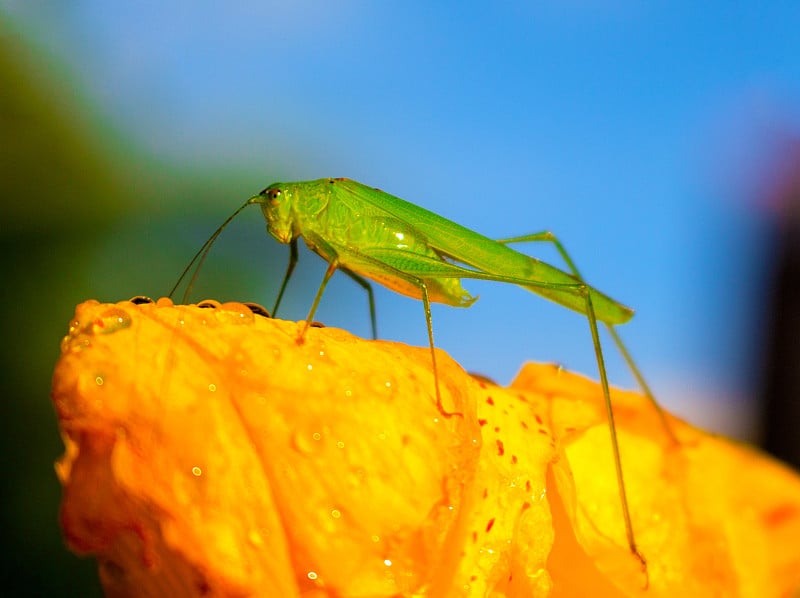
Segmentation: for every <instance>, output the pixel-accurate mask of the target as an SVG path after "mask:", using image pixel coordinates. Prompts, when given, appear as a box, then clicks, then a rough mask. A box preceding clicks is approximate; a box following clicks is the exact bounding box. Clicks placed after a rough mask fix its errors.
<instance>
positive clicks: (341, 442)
mask: <svg viewBox="0 0 800 598" xmlns="http://www.w3.org/2000/svg"><path fill="white" fill-rule="evenodd" d="M336 448H340V449H343V448H344V441H342V440H337V441H336Z"/></svg>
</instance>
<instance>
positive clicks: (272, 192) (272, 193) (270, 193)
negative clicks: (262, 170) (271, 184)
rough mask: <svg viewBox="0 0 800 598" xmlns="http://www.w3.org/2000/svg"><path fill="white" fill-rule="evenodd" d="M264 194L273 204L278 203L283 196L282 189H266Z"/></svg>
mask: <svg viewBox="0 0 800 598" xmlns="http://www.w3.org/2000/svg"><path fill="white" fill-rule="evenodd" d="M264 192H265V193H266V195H267V197H268V198H269V200H270V201H271V202H272V203H276V202H277V201H278V198H279V197H280V196H281V190H280V189H264Z"/></svg>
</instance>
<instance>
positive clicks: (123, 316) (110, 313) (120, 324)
mask: <svg viewBox="0 0 800 598" xmlns="http://www.w3.org/2000/svg"><path fill="white" fill-rule="evenodd" d="M130 325H131V316H130V315H129V314H128V312H126V311H125V310H124V309H121V308H119V307H112V308H109V309H107V310H105V311H104V312H103V313H101V314H100V315H99V316H98V317H97V318H96V319H95V320H94V321H93V322H92V332H93V333H94V334H111V333H112V332H116V331H117V330H122V329H123V328H128V327H129V326H130Z"/></svg>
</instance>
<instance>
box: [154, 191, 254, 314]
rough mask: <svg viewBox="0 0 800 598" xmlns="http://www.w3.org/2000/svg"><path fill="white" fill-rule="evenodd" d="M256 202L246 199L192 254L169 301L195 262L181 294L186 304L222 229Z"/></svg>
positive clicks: (170, 293) (252, 199)
mask: <svg viewBox="0 0 800 598" xmlns="http://www.w3.org/2000/svg"><path fill="white" fill-rule="evenodd" d="M258 201H259V197H258V196H257V195H256V196H254V197H251V198H250V199H248V200H247V201H246V202H244V204H243V205H242V206H241V207H240V208H239V209H237V210H236V211H235V212H234V213H233V214H231V215H230V216H228V218H227V219H226V220H225V222H223V223H222V224H221V225H220V226H219V228H217V230H215V231H214V234H212V235H211V236H210V237H209V238H208V241H206V242H205V243H203V246H202V247H201V248H200V249H199V250H198V252H197V253H195V254H194V257H193V258H192V261H191V262H189V265H187V266H186V268H184V270H183V273H181V277H180V278H179V279H178V282H176V283H175V286H174V287H172V290H171V291H170V292H169V297H170V299H171V298H172V296H173V295H174V294H175V291H177V290H178V287H179V286H180V285H181V283H182V282H183V279H184V278H186V275H187V274H188V273H189V270H191V269H192V266H194V264H195V262H197V267H196V268H195V269H194V273H193V274H192V278H191V279H190V280H189V284H188V285H187V286H186V292H185V293H184V294H183V300H182V302H183V303H186V302H187V301H188V300H189V295H190V294H191V292H192V288H193V287H194V283H195V281H196V280H197V276H198V275H199V274H200V268H202V267H203V262H205V261H206V256H208V252H209V251H210V250H211V246H212V245H213V244H214V241H216V240H217V237H219V235H220V233H221V232H222V231H223V229H224V228H225V227H226V226H228V225H229V224H230V223H231V220H233V219H234V218H236V216H238V215H239V212H241V211H242V210H244V209H245V208H246V207H247V206H249V205H250V204H254V203H258ZM198 260H199V261H198Z"/></svg>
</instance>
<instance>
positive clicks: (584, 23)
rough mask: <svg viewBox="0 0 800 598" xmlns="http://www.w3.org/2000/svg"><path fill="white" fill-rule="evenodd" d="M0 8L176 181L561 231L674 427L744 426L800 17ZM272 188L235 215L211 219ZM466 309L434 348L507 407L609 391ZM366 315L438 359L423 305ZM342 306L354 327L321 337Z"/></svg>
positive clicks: (498, 308)
mask: <svg viewBox="0 0 800 598" xmlns="http://www.w3.org/2000/svg"><path fill="white" fill-rule="evenodd" d="M287 5H288V6H287ZM0 7H4V9H5V11H6V12H7V14H9V15H10V16H11V17H12V18H13V19H14V20H15V21H16V23H17V24H18V26H19V27H20V29H21V30H22V31H24V32H25V34H26V35H27V36H29V37H30V38H31V39H34V40H36V43H37V44H38V45H39V46H43V47H45V48H46V49H47V50H48V51H49V52H50V53H52V54H55V55H57V56H59V58H60V60H62V61H63V62H64V63H65V64H66V65H67V66H68V68H69V70H70V72H71V73H72V74H73V75H74V77H75V79H76V82H77V83H76V84H79V85H80V86H82V87H86V88H87V89H88V95H89V98H90V101H91V102H92V104H93V105H94V106H96V107H97V109H98V110H100V111H102V113H103V114H104V115H105V116H107V117H108V118H109V119H111V120H112V121H113V122H116V123H118V125H117V126H118V127H120V128H121V129H122V130H123V131H124V132H125V133H126V134H128V135H130V136H131V137H132V138H134V139H135V140H136V141H137V142H138V143H139V144H141V145H142V146H143V147H144V148H146V149H147V151H149V152H151V153H152V154H153V155H155V156H157V157H159V158H161V159H163V160H165V161H169V162H176V163H184V164H188V165H194V166H198V165H199V166H202V165H212V164H213V165H232V166H236V167H237V168H242V169H245V170H248V171H252V172H253V173H254V177H257V176H258V173H260V172H263V173H264V176H265V177H266V176H269V177H277V178H280V179H283V180H301V179H308V178H318V177H322V176H347V177H351V178H354V179H357V180H360V181H362V182H365V183H368V184H370V185H374V186H379V187H381V188H383V189H385V190H387V191H389V192H391V193H393V194H395V195H398V196H400V197H403V198H404V199H407V200H409V201H412V202H414V203H417V204H420V205H423V206H425V207H426V208H428V209H431V210H433V211H435V212H438V213H440V214H442V215H444V216H446V217H449V218H451V219H453V220H456V221H458V222H459V223H461V224H464V225H466V226H468V227H470V228H473V229H475V230H478V231H479V232H482V233H484V234H486V235H489V236H496V237H501V236H510V235H517V234H522V233H526V232H534V231H538V230H543V229H549V230H552V231H554V232H555V233H557V234H558V235H559V237H560V238H561V239H562V241H563V242H564V243H565V245H566V246H567V248H568V249H569V251H570V252H571V254H572V256H573V258H574V259H575V261H576V263H577V264H578V266H579V267H580V268H581V269H582V271H583V274H584V276H585V277H586V278H587V279H588V281H589V282H590V283H592V284H594V285H595V286H597V287H598V288H600V289H602V290H603V291H605V292H607V293H608V294H610V295H611V296H613V297H615V298H617V299H619V300H620V301H622V302H624V303H626V304H628V305H631V306H632V307H634V308H635V309H636V310H637V315H636V317H635V318H634V319H633V321H632V322H631V323H630V324H627V325H625V326H624V327H623V328H621V329H620V333H621V334H622V335H623V336H624V338H625V339H626V341H627V342H628V343H629V346H630V349H631V350H632V352H633V353H634V355H636V356H637V357H638V360H639V362H640V365H641V366H642V368H643V370H644V372H645V373H646V375H647V376H648V377H649V378H650V379H651V381H652V384H653V386H654V387H655V389H656V391H657V393H658V394H659V396H660V397H661V398H662V400H663V401H664V402H665V403H667V404H668V405H670V406H672V407H675V408H677V409H679V410H680V411H681V412H682V413H685V414H686V415H687V416H688V417H689V418H690V419H694V420H700V421H701V422H703V423H706V424H710V425H712V426H713V427H716V428H720V429H728V430H734V431H738V430H740V428H739V424H737V423H736V422H735V421H733V422H732V423H728V422H727V420H728V419H729V418H732V419H733V420H735V419H736V418H737V417H743V418H745V419H746V418H748V417H749V413H750V411H749V410H750V409H751V407H748V406H747V405H746V404H745V402H744V401H745V400H746V399H748V397H750V396H751V395H752V394H753V392H752V391H753V384H754V380H753V371H752V367H751V365H752V364H753V363H754V361H755V360H756V359H757V351H758V349H757V342H758V341H759V337H758V331H759V329H760V322H761V318H762V317H763V313H762V312H763V310H762V307H761V305H760V303H761V302H762V299H763V295H762V293H763V283H764V277H765V274H764V273H765V267H764V260H765V259H766V256H767V252H766V249H765V248H766V247H768V246H769V241H770V228H769V220H768V219H767V217H766V215H765V214H763V213H762V211H761V210H760V208H759V207H758V205H757V201H755V200H756V199H757V197H756V196H757V192H756V190H757V188H758V184H757V183H758V180H759V177H761V176H763V171H764V168H766V166H765V165H766V164H768V156H769V153H770V151H771V147H772V146H771V144H770V139H772V138H773V137H772V136H773V134H774V133H775V132H776V131H777V132H778V133H779V134H780V132H782V131H786V132H787V134H790V133H792V132H794V133H796V132H797V130H798V125H799V124H800V109H798V106H800V103H799V102H798V100H800V58H798V57H800V36H798V35H797V31H798V26H799V25H800V5H798V4H797V3H790V2H772V3H769V4H767V3H756V2H748V3H742V2H740V3H734V2H716V3H715V2H707V3H695V2H671V3H666V2H648V3H640V2H626V1H613V0H609V1H600V2H591V3H590V2H584V1H581V0H573V1H567V2H542V3H530V2H506V3H492V4H491V5H490V4H489V3H473V2H440V3H413V2H412V3H408V2H403V3H400V2H396V3H393V2H375V3H368V2H339V3H329V2H319V3H315V2H292V3H285V2H264V3H258V5H257V6H256V3H249V2H236V1H233V2H225V3H214V2H183V1H178V2H171V3H162V2H152V1H147V2H138V3H116V2H107V1H100V0H93V1H89V0H85V1H74V2H69V3H60V2H23V1H22V0H17V1H13V0H11V1H9V0H0ZM269 182H271V180H260V179H257V178H254V179H253V180H252V181H243V185H245V184H247V185H249V187H245V186H243V187H242V189H236V190H232V191H231V195H230V196H228V197H220V198H219V202H218V205H216V206H215V207H214V209H213V211H214V212H215V213H217V214H218V220H219V221H221V220H222V219H223V218H224V217H225V216H227V215H228V213H230V212H231V211H232V210H233V209H234V208H235V207H236V206H238V205H239V204H240V203H241V201H242V199H243V197H244V196H245V195H244V194H245V193H249V192H253V191H257V190H258V189H260V188H262V187H263V186H265V185H266V184H267V183H269ZM245 189H248V190H245ZM187 209H192V207H191V206H187ZM249 218H251V219H253V220H255V219H257V218H258V216H256V214H255V213H254V214H251V215H250V216H249ZM208 226H209V227H213V226H214V223H213V222H209V223H208ZM258 226H261V224H260V223H259V224H258ZM527 250H529V251H530V252H532V253H535V254H536V255H540V256H542V257H544V258H546V259H548V260H552V261H557V258H556V256H555V255H554V254H553V252H551V251H548V250H547V249H546V248H544V247H536V246H534V247H529V248H527ZM245 258H247V259H250V257H249V255H248V256H243V259H245ZM301 260H302V261H301V267H308V268H310V269H313V268H316V269H317V270H312V272H314V274H310V275H311V276H313V275H316V274H315V273H316V272H319V273H320V275H321V271H322V270H321V264H315V263H313V262H318V261H319V260H317V259H316V258H313V257H310V256H308V255H307V254H304V255H302V256H301ZM283 267H284V264H283V263H282V262H281V263H280V264H276V265H275V272H276V274H275V276H280V272H282V269H283ZM333 286H334V289H333V290H332V293H333V295H332V298H331V299H330V301H329V302H328V304H329V306H330V311H328V308H326V306H325V301H323V306H322V308H321V312H320V314H319V316H320V319H322V320H323V321H326V322H327V323H328V324H329V325H336V326H341V327H344V328H348V329H350V330H352V331H354V332H356V333H360V334H367V333H368V325H367V324H368V319H367V317H366V314H362V313H361V311H360V308H358V309H357V308H356V306H357V305H360V304H359V303H358V302H359V301H360V300H361V299H359V293H358V290H357V289H351V288H350V287H349V286H348V281H347V280H346V279H345V278H344V277H342V280H340V281H337V282H335V284H334V285H333ZM465 286H467V287H468V288H469V289H470V290H471V291H474V292H475V293H478V294H480V295H481V300H480V301H479V302H478V303H477V304H475V306H474V307H472V308H470V309H469V310H456V309H450V308H445V307H441V308H439V309H436V310H435V312H434V325H435V333H436V335H437V342H438V344H439V346H441V347H442V348H444V349H446V350H447V351H448V352H450V353H451V354H452V355H453V356H454V357H456V359H457V360H458V361H459V362H460V363H462V365H464V366H465V367H466V368H467V369H471V370H477V371H480V372H482V373H485V374H487V375H489V376H492V377H495V378H496V379H498V380H499V381H500V382H503V383H507V382H508V381H509V380H510V379H511V377H512V376H513V374H514V373H515V372H516V371H517V369H518V368H519V367H520V365H521V364H522V362H523V361H525V360H527V359H534V360H539V361H557V362H560V363H562V364H564V365H565V366H567V367H569V368H570V369H575V370H577V371H580V372H584V373H586V374H588V375H590V376H592V377H596V366H595V365H594V361H593V359H594V357H593V353H592V349H591V344H590V340H589V336H588V329H587V327H586V323H585V321H582V320H581V318H580V317H579V316H577V315H575V314H572V313H569V312H566V311H564V310H562V309H559V308H557V307H555V306H552V305H549V304H548V303H547V302H545V301H543V300H540V299H538V298H537V297H534V296H532V295H531V294H530V293H527V292H525V291H523V290H520V289H516V288H505V287H504V286H503V285H500V284H487V283H471V282H470V283H467V284H466V285H465ZM265 288H266V287H265ZM167 290H168V289H165V292H166V291H167ZM377 300H378V309H379V313H378V316H379V322H380V330H381V336H382V337H383V338H388V339H395V340H401V341H404V342H409V343H414V344H424V343H425V330H424V324H423V317H422V309H421V308H420V307H419V306H418V305H417V304H416V303H415V302H413V301H411V300H408V299H405V298H402V297H398V296H395V295H393V294H391V293H390V292H388V291H379V292H378V297H377ZM305 301H306V299H305V298H304V297H300V296H294V297H293V298H292V305H295V304H296V310H294V311H292V310H290V312H289V313H284V314H283V315H284V316H291V317H296V318H301V317H303V316H304V314H305V310H306V309H307V303H305ZM262 302H263V303H264V304H265V305H269V304H270V303H271V298H268V297H265V298H264V300H263V301H262ZM337 302H338V303H340V304H341V303H347V304H353V305H352V306H350V307H348V308H347V309H346V310H345V311H344V312H343V313H337V315H335V316H334V315H331V316H330V317H326V313H330V314H333V313H334V308H335V305H334V304H335V303H337ZM364 302H365V300H364ZM608 353H609V354H610V355H609V360H610V372H611V377H612V380H613V381H616V382H618V383H619V384H621V385H624V386H631V385H632V382H631V381H630V378H629V377H628V376H627V375H626V373H625V371H624V368H623V367H622V365H621V363H620V362H619V359H618V358H616V357H615V356H613V349H612V348H611V347H610V346H609V347H608ZM726 426H731V427H728V428H726Z"/></svg>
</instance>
